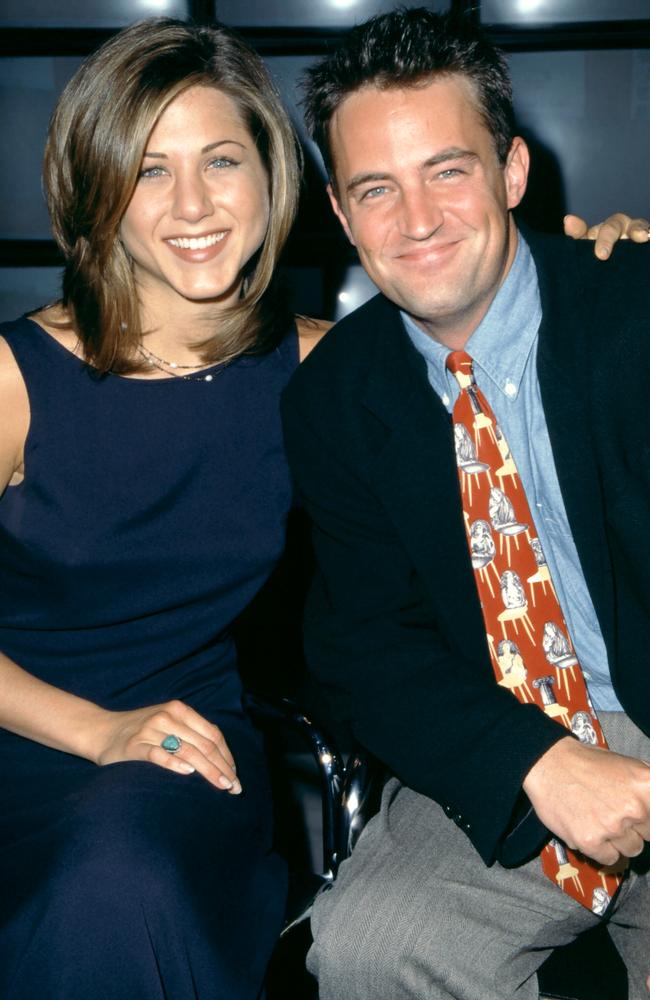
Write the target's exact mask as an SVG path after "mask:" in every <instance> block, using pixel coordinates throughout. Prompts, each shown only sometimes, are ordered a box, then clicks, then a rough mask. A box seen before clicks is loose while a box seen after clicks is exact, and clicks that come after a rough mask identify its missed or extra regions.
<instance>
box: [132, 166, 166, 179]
mask: <svg viewBox="0 0 650 1000" xmlns="http://www.w3.org/2000/svg"><path fill="white" fill-rule="evenodd" d="M164 173H165V170H164V168H163V167H143V168H142V170H141V171H140V173H139V174H138V176H139V177H144V178H147V177H162V176H163V175H164Z"/></svg>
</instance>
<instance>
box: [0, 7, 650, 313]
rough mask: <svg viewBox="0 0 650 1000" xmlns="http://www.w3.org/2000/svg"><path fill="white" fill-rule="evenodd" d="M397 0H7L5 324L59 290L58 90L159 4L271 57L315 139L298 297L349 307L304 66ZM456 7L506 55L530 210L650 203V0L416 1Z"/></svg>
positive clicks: (553, 216) (294, 287) (558, 216)
mask: <svg viewBox="0 0 650 1000" xmlns="http://www.w3.org/2000/svg"><path fill="white" fill-rule="evenodd" d="M395 6H398V4H397V3H395V2H393V0H0V56H1V58H0V134H1V135H2V137H3V141H2V143H1V145H0V320H4V319H10V318H13V317H15V316H16V315H18V314H19V313H21V312H23V311H24V310H26V309H32V308H35V307H37V306H39V305H41V304H43V303H45V302H48V301H51V300H52V299H54V298H56V297H57V294H58V285H59V275H60V261H59V258H58V255H57V251H56V247H55V246H54V244H53V242H52V240H51V238H50V230H49V224H48V218H47V213H46V210H45V204H44V200H43V196H42V193H41V180H40V173H41V158H42V150H43V144H44V139H45V133H46V129H47V122H48V118H49V115H50V112H51V110H52V107H53V105H54V102H55V100H56V98H57V96H58V94H59V93H60V91H61V89H62V87H63V86H64V85H65V83H66V81H67V80H68V78H69V76H70V75H71V73H72V72H73V71H74V69H75V68H76V67H77V66H78V65H79V63H80V61H81V60H82V59H83V58H84V57H85V56H86V55H88V54H89V53H90V52H91V51H92V50H93V49H94V48H96V47H97V46H98V45H99V44H101V42H102V41H103V40H104V39H105V38H107V37H108V36H109V35H110V34H111V33H113V32H115V31H117V30H119V28H120V27H122V26H124V25H126V24H128V23H130V22H131V21H134V20H138V19H140V18H142V17H147V16H151V15H154V14H159V15H160V14H165V15H172V16H176V17H182V18H185V17H191V18H193V19H195V20H198V21H210V20H212V19H214V18H215V17H216V18H219V19H220V20H221V21H223V22H225V23H226V24H228V25H231V26H234V27H236V28H238V29H239V31H240V32H241V33H242V34H243V35H244V36H245V37H246V38H247V39H248V41H249V42H250V43H251V44H252V45H254V46H255V47H256V48H257V49H258V50H259V51H260V52H261V53H262V55H263V56H264V58H265V60H266V61H267V63H268V66H269V68H270V70H271V72H272V74H273V76H274V77H275V79H276V81H277V84H278V86H279V88H280V91H281V92H282V94H283V96H284V99H285V102H286V104H287V105H288V107H289V108H290V110H291V112H292V114H293V116H294V119H295V121H296V124H297V126H298V128H299V130H300V132H301V135H302V137H303V139H304V143H305V152H306V176H305V184H304V190H303V197H302V203H301V209H300V215H299V219H298V224H297V226H296V229H295V232H294V235H293V237H292V239H291V241H290V244H289V246H288V248H287V252H286V254H285V261H284V265H285V274H286V279H287V282H288V283H289V286H290V290H291V294H292V297H293V301H294V305H295V308H296V309H297V310H298V311H300V312H305V313H309V314H312V315H316V316H322V317H326V318H339V317H340V316H341V315H343V314H344V313H345V312H347V311H349V310H351V309H353V308H355V307H356V306H357V305H359V304H360V303H361V302H362V301H363V300H364V299H365V298H366V297H367V296H368V295H369V294H371V293H372V291H373V289H372V287H371V286H370V283H369V282H368V281H367V279H365V277H364V275H363V272H362V271H361V268H360V267H359V266H358V264H356V262H355V257H354V253H353V251H352V250H351V248H349V247H348V246H347V243H346V241H345V240H344V238H343V237H342V235H341V233H340V232H339V229H338V223H336V222H335V220H334V217H333V216H332V214H331V212H330V209H329V206H328V204H327V201H326V198H325V194H324V173H323V168H322V164H321V162H320V158H319V155H318V153H317V151H316V149H315V148H314V147H313V145H312V144H311V143H310V142H309V140H307V139H306V137H305V135H304V130H303V129H302V121H301V114H300V107H299V100H300V88H299V83H300V77H301V73H302V71H303V70H304V68H305V67H306V66H308V65H309V64H310V63H311V62H313V61H314V60H315V59H317V58H318V57H319V56H321V55H323V54H324V53H326V52H327V51H328V50H329V49H330V48H331V47H333V46H335V45H336V44H337V41H338V39H339V38H340V36H341V34H343V33H344V32H345V31H346V30H347V29H348V28H350V27H351V26H352V25H353V24H355V23H356V22H358V21H361V20H364V19H365V18H366V17H368V16H370V15H371V14H375V13H379V12H382V11H388V10H391V9H392V8H393V7H395ZM403 6H425V7H428V8H429V9H431V10H435V11H442V10H447V9H449V8H454V9H459V10H462V11H463V12H465V13H466V14H467V16H468V17H471V18H473V19H474V20H475V21H477V22H479V23H481V24H483V25H484V27H485V28H486V29H487V31H488V33H489V34H490V35H491V36H492V38H493V39H494V40H495V41H496V42H497V43H498V44H500V45H501V46H502V47H503V48H504V49H505V50H506V52H507V53H508V58H509V61H510V65H511V69H512V76H513V81H514V87H515V96H516V101H515V107H516V111H517V115H518V119H519V126H520V131H521V132H522V133H523V134H524V135H525V137H526V139H527V140H528V141H529V143H530V145H531V147H532V149H533V164H534V168H533V173H532V178H531V185H530V190H529V193H528V194H527V196H526V200H525V203H524V205H523V207H522V215H523V216H524V217H525V218H526V220H527V221H529V222H531V223H532V224H533V225H535V226H537V227H538V228H543V229H546V230H551V231H553V230H558V229H559V228H560V227H561V223H562V216H563V215H564V213H565V212H567V211H571V212H575V213H577V214H579V215H582V216H584V217H586V218H587V219H588V220H589V221H591V222H595V221H597V220H599V219H602V218H603V217H605V216H606V215H608V214H609V213H611V212H612V211H615V210H623V211H626V212H628V213H629V214H632V215H644V216H646V217H648V215H649V214H650V183H649V182H648V178H647V168H646V166H645V164H647V162H648V158H649V154H650V128H649V125H650V0H428V2H427V0H425V2H423V0H420V2H417V0H416V2H411V3H408V2H407V3H405V4H403Z"/></svg>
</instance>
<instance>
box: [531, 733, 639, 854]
mask: <svg viewBox="0 0 650 1000" xmlns="http://www.w3.org/2000/svg"><path fill="white" fill-rule="evenodd" d="M523 787H524V791H525V792H526V794H527V796H528V798H529V799H530V801H531V803H532V805H533V808H534V809H535V812H536V813H537V815H538V816H539V818H540V820H541V821H542V823H544V825H545V826H546V827H547V828H548V829H549V830H551V832H552V833H554V834H555V835H556V836H558V837H559V838H560V839H561V840H563V841H564V843H565V844H567V846H568V847H571V848H573V849H575V850H579V851H581V852H582V853H583V854H585V855H586V856H587V857H589V858H593V860H594V861H598V862H599V863H600V864H604V865H612V864H615V863H616V862H617V861H618V860H619V858H620V857H621V855H622V856H624V857H628V858H632V857H636V856H637V855H638V854H640V853H641V851H642V850H643V846H644V841H646V840H650V765H648V764H646V763H645V762H644V761H640V760H635V759H634V758H633V757H623V756H621V754H617V753H614V752H613V751H611V750H603V749H600V748H599V747H591V746H585V745H584V744H582V743H579V742H578V741H577V740H575V739H574V738H573V737H572V736H567V738H566V739H563V740H559V742H557V743H555V744H554V745H553V746H552V747H551V748H550V749H549V750H547V751H546V753H545V754H544V755H543V756H542V757H541V758H540V759H539V760H538V761H537V763H536V764H535V765H534V766H533V767H532V768H531V769H530V771H529V772H528V774H527V775H526V778H525V780H524V786H523Z"/></svg>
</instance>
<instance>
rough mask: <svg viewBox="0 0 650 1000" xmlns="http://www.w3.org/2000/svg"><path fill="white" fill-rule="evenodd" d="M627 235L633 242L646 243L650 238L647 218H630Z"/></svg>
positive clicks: (649, 225) (649, 224)
mask: <svg viewBox="0 0 650 1000" xmlns="http://www.w3.org/2000/svg"><path fill="white" fill-rule="evenodd" d="M627 235H628V236H629V238H630V239H631V240H634V242H635V243H647V242H648V241H649V240H650V223H649V222H648V220H647V219H632V221H631V222H630V224H629V226H628V227H627Z"/></svg>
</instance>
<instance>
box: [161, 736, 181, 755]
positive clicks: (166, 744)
mask: <svg viewBox="0 0 650 1000" xmlns="http://www.w3.org/2000/svg"><path fill="white" fill-rule="evenodd" d="M160 745H161V747H162V748H163V750H166V751H167V753H178V751H179V750H180V748H181V747H182V746H183V744H182V742H181V741H180V740H179V738H178V736H171V735H170V736H165V738H164V740H163V741H162V743H161V744H160Z"/></svg>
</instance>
